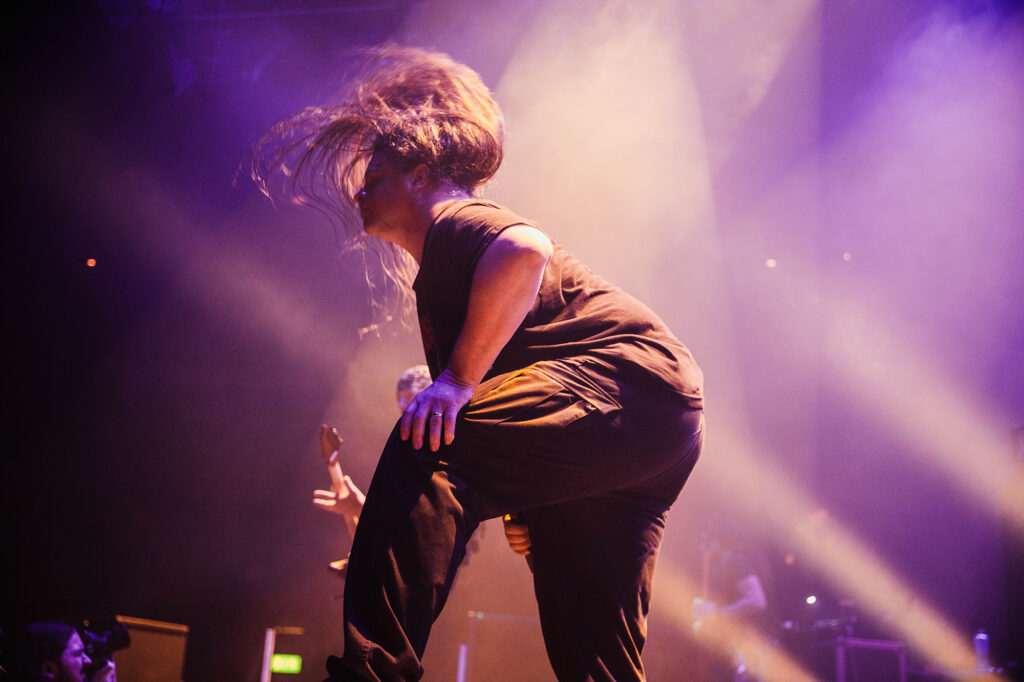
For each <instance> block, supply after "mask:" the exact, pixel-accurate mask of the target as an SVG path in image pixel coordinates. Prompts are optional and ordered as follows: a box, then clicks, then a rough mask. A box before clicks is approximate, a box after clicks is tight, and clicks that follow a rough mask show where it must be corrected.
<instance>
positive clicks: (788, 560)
mask: <svg viewBox="0 0 1024 682" xmlns="http://www.w3.org/2000/svg"><path fill="white" fill-rule="evenodd" d="M795 563H796V557H795V556H793V555H792V554H787V555H786V565H787V566H792V565H793V564H795Z"/></svg>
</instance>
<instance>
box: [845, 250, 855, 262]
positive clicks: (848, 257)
mask: <svg viewBox="0 0 1024 682" xmlns="http://www.w3.org/2000/svg"><path fill="white" fill-rule="evenodd" d="M843 260H845V261H847V262H849V261H851V260H853V254H852V253H850V252H849V251H847V252H846V253H844V254H843Z"/></svg>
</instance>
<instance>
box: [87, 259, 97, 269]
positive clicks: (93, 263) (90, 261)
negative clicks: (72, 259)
mask: <svg viewBox="0 0 1024 682" xmlns="http://www.w3.org/2000/svg"><path fill="white" fill-rule="evenodd" d="M85 264H86V265H87V266H89V267H90V268H94V267H96V259H95V258H90V259H88V260H87V261H85Z"/></svg>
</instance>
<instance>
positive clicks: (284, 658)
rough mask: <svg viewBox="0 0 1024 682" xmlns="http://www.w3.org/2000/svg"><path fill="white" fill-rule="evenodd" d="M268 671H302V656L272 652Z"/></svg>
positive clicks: (294, 672) (290, 672)
mask: <svg viewBox="0 0 1024 682" xmlns="http://www.w3.org/2000/svg"><path fill="white" fill-rule="evenodd" d="M270 672H272V673H289V674H293V675H294V674H297V673H301V672H302V656H296V655H295V654H274V655H273V656H271V657H270Z"/></svg>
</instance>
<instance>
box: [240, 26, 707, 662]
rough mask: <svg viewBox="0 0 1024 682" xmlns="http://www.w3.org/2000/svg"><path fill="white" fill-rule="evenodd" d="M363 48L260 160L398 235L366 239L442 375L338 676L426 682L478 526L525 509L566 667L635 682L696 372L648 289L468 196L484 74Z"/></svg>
mask: <svg viewBox="0 0 1024 682" xmlns="http://www.w3.org/2000/svg"><path fill="white" fill-rule="evenodd" d="M370 56H371V60H370V62H369V63H368V67H367V69H366V70H364V71H363V72H362V73H361V75H359V76H356V77H355V81H354V82H353V84H352V89H351V93H350V94H349V95H348V96H347V97H346V98H345V99H344V100H343V101H342V102H341V104H338V105H336V106H332V107H320V108H311V109H307V110H306V111H304V112H302V113H300V114H297V115H296V116H295V117H293V118H291V119H288V120H286V121H284V122H282V123H281V124H279V125H278V126H277V127H276V128H275V129H273V130H272V131H271V132H270V133H268V136H267V138H265V140H264V142H263V146H262V149H263V156H261V157H260V158H262V159H264V160H267V159H268V155H269V161H270V162H271V163H270V165H269V167H266V166H265V167H264V170H262V171H261V170H259V169H257V179H260V180H262V181H264V184H263V186H264V188H265V189H268V191H269V182H268V181H269V180H270V179H271V178H275V177H276V178H280V177H285V178H286V179H287V180H286V181H287V183H289V184H288V185H286V187H287V188H290V189H291V190H294V191H295V192H296V193H297V194H298V196H299V198H301V199H305V200H314V201H321V202H322V201H325V200H333V201H335V202H337V206H339V207H341V206H343V205H345V204H348V205H349V206H351V207H353V208H355V209H356V210H358V212H359V215H360V217H361V222H362V227H363V230H364V231H365V234H366V235H369V236H370V237H373V238H376V240H383V242H386V244H381V242H379V241H375V240H372V239H371V240H368V241H367V243H368V244H376V245H377V246H384V247H385V248H384V249H383V250H382V251H381V253H384V254H385V258H384V259H383V262H384V263H385V264H387V265H389V266H390V267H389V270H388V272H390V273H391V274H393V275H394V277H393V278H392V281H394V282H397V283H399V284H401V283H402V282H405V283H407V284H408V285H409V289H407V290H408V291H411V292H412V295H414V299H415V310H416V314H417V317H418V320H419V327H420V331H421V335H422V338H423V347H424V351H425V353H426V360H427V364H428V365H429V367H430V370H431V374H432V376H433V377H434V381H433V383H432V384H430V386H428V387H427V388H425V389H424V390H423V391H422V392H421V393H419V395H417V396H416V397H415V398H414V399H413V400H412V401H411V402H410V403H409V405H408V406H407V407H406V408H405V410H404V411H403V413H402V417H401V419H400V420H399V422H398V424H397V425H396V426H395V429H394V431H393V432H392V434H391V437H390V438H389V440H388V441H387V444H386V445H385V446H384V450H383V452H382V454H381V458H380V462H379V464H378V466H377V470H376V473H375V474H374V477H373V480H372V481H371V483H370V486H369V489H368V490H367V493H366V503H365V505H364V507H363V510H362V514H361V516H360V519H359V525H358V528H357V530H356V534H355V540H354V543H353V547H352V553H351V557H350V563H349V567H348V575H347V579H346V584H345V605H344V613H345V616H344V636H345V649H344V653H343V655H342V656H340V657H334V656H332V657H331V658H330V659H329V660H328V663H327V669H328V672H329V673H330V674H331V677H330V679H331V680H418V679H420V677H421V676H422V675H423V670H422V667H421V665H420V658H421V656H422V654H423V651H424V648H425V647H426V643H427V638H428V636H429V634H430V629H431V625H432V624H433V622H434V620H435V619H436V617H437V616H438V614H439V613H440V611H441V609H442V607H443V606H444V604H445V600H446V598H447V596H448V591H449V589H450V587H451V584H452V581H453V579H454V577H455V573H456V570H457V568H458V566H459V564H460V562H461V561H462V559H463V557H464V556H465V551H466V543H467V541H468V540H469V538H470V536H471V535H472V533H473V532H474V530H475V529H476V528H477V526H478V524H479V523H480V522H481V521H482V520H485V519H488V518H493V517H499V516H502V515H504V514H506V513H519V514H520V517H519V518H521V519H522V521H523V522H524V523H525V524H526V526H527V527H528V531H529V545H530V549H529V551H530V554H531V555H532V557H533V570H534V573H533V579H534V587H535V592H536V596H537V603H538V607H539V612H540V618H541V626H542V631H543V635H544V640H545V644H546V647H547V650H548V655H549V659H550V661H551V664H552V667H553V668H554V671H555V673H556V675H557V677H558V679H559V680H562V681H563V682H569V681H572V682H576V681H580V680H616V681H618V682H624V681H627V680H643V679H644V672H643V665H642V663H641V659H640V654H641V650H642V648H643V644H644V640H645V636H646V618H647V612H648V608H649V605H650V588H651V579H652V576H653V571H654V564H655V559H656V557H657V553H658V547H659V545H660V542H661V538H662V534H663V530H664V523H665V517H666V513H667V512H668V509H669V507H670V506H671V504H672V503H673V501H674V500H675V499H676V497H677V495H678V494H679V492H680V490H681V489H682V487H683V484H684V483H685V481H686V479H687V477H688V476H689V474H690V471H691V470H692V468H693V466H694V464H695V463H696V461H697V458H698V455H699V453H700V449H701V444H702V441H703V411H702V410H703V395H702V376H701V372H700V370H699V368H698V367H697V365H696V363H695V362H694V360H693V357H692V356H691V354H690V352H689V351H688V350H687V349H686V348H685V347H684V346H683V345H682V344H681V343H680V342H679V341H678V340H676V338H675V337H674V336H673V335H672V333H671V332H670V331H669V330H668V329H667V328H666V326H665V325H664V324H663V323H662V322H661V320H659V319H658V317H657V316H655V315H654V313H652V312H651V311H650V310H649V309H647V308H646V307H645V306H644V305H643V304H641V303H640V302H638V301H637V300H635V299H633V298H631V297H630V296H628V295H627V294H625V293H624V292H622V291H621V290H619V289H617V288H616V287H614V286H613V285H611V284H609V283H608V282H606V281H604V280H603V279H601V278H599V277H598V276H596V275H595V274H593V273H592V272H591V271H590V270H589V269H587V268H586V267H585V266H583V265H582V264H581V263H580V262H579V261H577V260H576V259H575V258H573V257H572V256H571V255H569V254H568V253H566V251H565V250H563V249H562V248H561V247H559V246H558V245H557V244H555V243H554V242H553V241H552V240H551V238H550V237H548V236H547V234H545V233H544V232H543V231H542V230H541V229H540V228H539V227H538V226H537V225H536V224H535V223H534V222H533V221H531V220H529V219H527V218H524V217H522V216H519V215H516V214H515V213H513V212H512V211H510V210H508V209H506V208H503V207H501V206H498V205H496V204H494V203H492V202H490V201H486V200H483V199H479V198H475V196H476V194H477V193H478V191H479V189H480V188H481V186H482V185H483V184H485V183H486V182H487V181H488V180H489V179H490V178H491V177H492V176H493V175H494V173H495V172H496V171H497V170H498V167H499V165H500V163H501V160H502V144H503V136H504V124H503V121H502V116H501V112H500V110H499V109H498V106H497V104H496V103H495V102H494V100H493V99H492V97H491V94H490V92H489V91H488V90H487V88H486V87H485V86H484V84H483V83H482V82H481V80H480V78H479V76H478V75H477V74H476V73H475V72H473V71H472V70H470V69H469V68H468V67H466V66H464V65H462V64H459V63H456V62H454V61H452V60H451V59H450V58H449V57H447V56H445V55H440V54H434V53H429V52H424V51H421V50H417V49H411V48H401V47H395V46H389V47H382V48H378V49H376V50H374V51H373V52H372V54H371V55H370ZM272 144H277V145H280V146H278V147H276V148H275V149H272V150H271V151H270V152H267V151H266V150H267V149H268V148H269V147H270V145H272ZM279 170H283V171H285V172H284V173H283V174H281V173H276V172H275V171H279ZM394 247H397V249H398V250H396V249H395V248H394ZM403 252H404V253H405V254H407V256H408V257H410V258H411V259H412V262H411V263H410V261H409V260H408V258H407V257H406V256H403V255H402V253H403ZM405 265H409V266H410V268H408V269H406V268H405V267H404V266H405ZM416 265H418V271H417V270H416ZM404 274H409V275H411V274H415V280H414V281H410V280H408V279H403V276H404ZM513 656H514V654H513V652H509V658H510V662H511V659H512V658H513Z"/></svg>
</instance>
